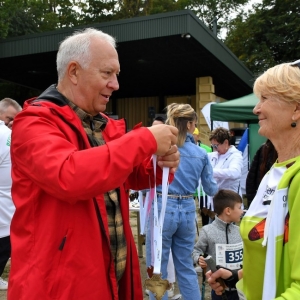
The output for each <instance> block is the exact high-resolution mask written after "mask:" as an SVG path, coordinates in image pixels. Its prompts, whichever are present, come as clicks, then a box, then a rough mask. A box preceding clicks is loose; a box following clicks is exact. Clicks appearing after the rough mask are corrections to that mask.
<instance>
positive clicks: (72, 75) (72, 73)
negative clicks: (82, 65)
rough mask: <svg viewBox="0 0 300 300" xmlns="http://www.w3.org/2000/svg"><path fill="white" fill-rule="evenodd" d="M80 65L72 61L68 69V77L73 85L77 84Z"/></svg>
mask: <svg viewBox="0 0 300 300" xmlns="http://www.w3.org/2000/svg"><path fill="white" fill-rule="evenodd" d="M78 70H79V65H78V63H77V62H76V61H70V62H69V64H68V67H67V75H68V77H69V79H70V80H71V81H72V83H73V84H75V85H76V84H77V80H78V79H77V75H78Z"/></svg>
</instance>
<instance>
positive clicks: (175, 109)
mask: <svg viewBox="0 0 300 300" xmlns="http://www.w3.org/2000/svg"><path fill="white" fill-rule="evenodd" d="M193 121H195V122H197V121H198V116H197V114H196V112H195V110H194V109H193V108H192V107H191V106H190V105H189V104H183V103H182V104H178V103H172V104H170V105H168V106H167V120H166V124H168V125H173V126H175V127H176V128H177V129H178V138H177V146H178V147H182V146H183V144H184V142H185V139H186V134H187V123H188V122H193Z"/></svg>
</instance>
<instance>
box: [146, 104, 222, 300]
mask: <svg viewBox="0 0 300 300" xmlns="http://www.w3.org/2000/svg"><path fill="white" fill-rule="evenodd" d="M197 121H198V116H197V114H196V112H195V111H194V109H193V108H192V107H191V106H190V105H189V104H177V103H172V104H170V105H169V106H168V107H167V121H166V124H169V125H173V126H175V127H177V128H178V140H177V146H178V150H179V152H180V163H179V166H178V169H177V171H176V176H175V177H174V180H173V181H172V183H171V184H170V185H169V190H168V198H167V203H166V213H165V217H164V223H163V232H162V258H161V272H162V278H167V275H168V274H167V264H168V260H169V253H170V249H171V250H172V254H173V260H174V265H175V270H176V277H177V281H178V285H179V290H180V293H181V294H182V296H183V299H185V300H194V299H195V300H199V299H201V295H200V290H199V284H198V276H197V274H196V271H195V269H194V265H193V260H192V252H193V249H194V243H195V237H196V226H195V212H196V207H195V201H194V198H193V194H194V192H195V190H196V188H197V186H198V180H199V178H201V182H202V186H203V189H204V191H205V193H206V194H208V195H211V196H213V195H214V194H215V193H216V192H217V189H218V187H217V184H216V182H215V180H214V179H213V176H212V167H211V165H210V163H209V160H208V157H207V153H206V152H205V150H204V149H202V148H200V147H198V146H197V145H195V143H194V140H193V135H192V134H193V132H194V130H195V126H196V123H197ZM157 192H158V193H157V202H158V207H159V210H160V208H161V206H162V194H161V193H162V187H161V186H158V187H157ZM152 213H153V212H152ZM152 242H153V240H152V241H151V227H150V226H148V232H147V242H146V247H147V249H146V252H147V253H146V256H147V257H146V260H147V266H148V267H150V266H151V265H152V263H153V262H152V259H151V258H152V257H153V255H152V254H151V245H152ZM150 299H151V300H154V295H153V293H150ZM162 299H163V300H167V299H168V294H167V293H165V295H164V297H163V298H162Z"/></svg>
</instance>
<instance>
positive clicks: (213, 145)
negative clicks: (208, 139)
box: [211, 144, 220, 150]
mask: <svg viewBox="0 0 300 300" xmlns="http://www.w3.org/2000/svg"><path fill="white" fill-rule="evenodd" d="M219 145H220V144H211V146H212V148H214V149H216V150H217V149H218V147H219Z"/></svg>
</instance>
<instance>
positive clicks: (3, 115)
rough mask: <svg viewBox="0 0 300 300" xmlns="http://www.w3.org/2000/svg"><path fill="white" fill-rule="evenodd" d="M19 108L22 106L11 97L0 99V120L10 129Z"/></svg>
mask: <svg viewBox="0 0 300 300" xmlns="http://www.w3.org/2000/svg"><path fill="white" fill-rule="evenodd" d="M21 110H22V107H21V106H20V104H19V103H18V102H17V101H15V100H13V99H11V98H4V99H2V100H1V101H0V120H2V121H3V122H4V123H5V125H6V126H7V127H8V128H10V129H11V127H12V123H13V121H14V118H15V116H16V114H17V113H18V112H20V111H21Z"/></svg>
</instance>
